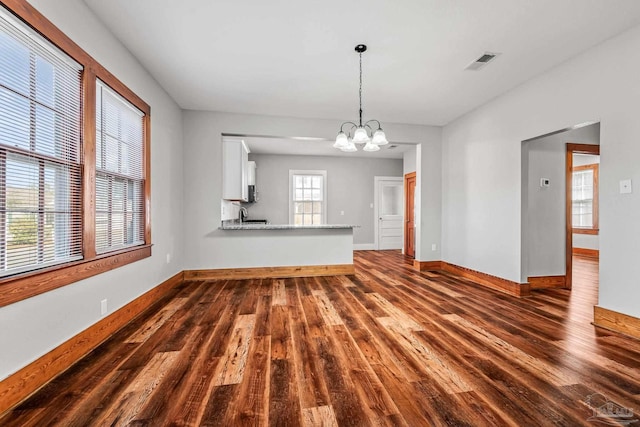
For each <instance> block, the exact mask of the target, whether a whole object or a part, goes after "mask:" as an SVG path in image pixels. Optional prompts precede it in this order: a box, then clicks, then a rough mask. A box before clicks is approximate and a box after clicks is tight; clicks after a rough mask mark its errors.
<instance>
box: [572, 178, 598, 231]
mask: <svg viewBox="0 0 640 427" xmlns="http://www.w3.org/2000/svg"><path fill="white" fill-rule="evenodd" d="M593 190H594V173H593V169H586V170H581V171H574V172H573V188H572V194H573V200H572V205H573V212H572V214H573V218H572V222H573V226H574V227H577V228H591V227H593Z"/></svg>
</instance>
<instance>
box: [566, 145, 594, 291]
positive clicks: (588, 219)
mask: <svg viewBox="0 0 640 427" xmlns="http://www.w3.org/2000/svg"><path fill="white" fill-rule="evenodd" d="M599 157H600V146H599V145H590V144H571V143H568V144H567V155H566V168H565V174H566V185H565V188H566V195H565V213H566V232H565V235H566V243H565V248H566V255H565V259H566V264H567V265H566V277H565V287H566V288H567V289H571V288H572V284H573V255H574V252H575V251H574V243H573V241H574V234H576V235H580V236H582V235H585V236H597V235H598V234H599V221H598V176H599V166H598V165H599ZM582 159H584V161H582ZM581 246H583V245H581ZM592 251H593V249H592ZM583 252H588V251H583Z"/></svg>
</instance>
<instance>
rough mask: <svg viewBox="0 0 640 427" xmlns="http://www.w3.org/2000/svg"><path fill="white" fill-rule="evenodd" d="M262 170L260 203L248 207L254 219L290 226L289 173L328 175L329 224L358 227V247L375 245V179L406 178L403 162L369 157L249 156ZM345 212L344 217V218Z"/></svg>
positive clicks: (259, 172)
mask: <svg viewBox="0 0 640 427" xmlns="http://www.w3.org/2000/svg"><path fill="white" fill-rule="evenodd" d="M249 158H250V159H251V160H255V161H256V164H257V166H258V169H257V171H256V176H257V180H256V188H257V189H258V191H259V194H260V200H259V201H258V202H256V203H253V204H245V205H244V206H246V207H247V209H248V212H249V217H250V218H266V219H268V220H269V221H270V222H271V223H272V224H288V223H289V185H290V184H289V170H290V169H294V170H295V169H298V170H326V171H327V184H326V185H327V224H350V225H357V226H358V228H355V229H354V230H353V243H354V244H367V243H368V244H371V245H373V244H374V240H375V236H374V216H375V212H374V210H373V208H372V207H371V205H373V199H374V177H375V176H397V177H400V176H402V160H399V159H371V158H365V157H323V156H281V155H273V154H249ZM341 212H344V215H341Z"/></svg>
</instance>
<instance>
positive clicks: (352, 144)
mask: <svg viewBox="0 0 640 427" xmlns="http://www.w3.org/2000/svg"><path fill="white" fill-rule="evenodd" d="M355 50H356V52H358V55H360V90H359V99H360V110H359V121H358V124H355V123H353V122H344V123H342V125H340V132H338V136H336V142H335V144H333V147H334V148H337V149H339V150H342V151H345V152H348V153H352V152H354V151H358V148H357V147H356V144H365V145H364V148H363V150H364V151H378V150H379V149H380V146H381V145H385V144H388V143H389V141H387V137H386V135H385V134H384V131H383V130H382V126H381V125H380V122H379V121H378V120H375V119H371V120H368V121H366V122H365V123H364V124H363V123H362V54H363V53H364V52H365V51H366V50H367V46H366V45H364V44H359V45H357V46H356V48H355ZM372 124H373V126H372ZM345 129H346V133H345Z"/></svg>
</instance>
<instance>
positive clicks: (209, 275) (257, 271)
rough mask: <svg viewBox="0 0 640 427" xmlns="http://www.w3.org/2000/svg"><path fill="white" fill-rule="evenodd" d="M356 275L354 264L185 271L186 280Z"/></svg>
mask: <svg viewBox="0 0 640 427" xmlns="http://www.w3.org/2000/svg"><path fill="white" fill-rule="evenodd" d="M352 274H355V269H354V267H353V264H335V265H306V266H295V267H252V268H220V269H214V270H185V271H184V280H219V279H236V280H241V279H257V278H284V277H313V276H341V275H352Z"/></svg>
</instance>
